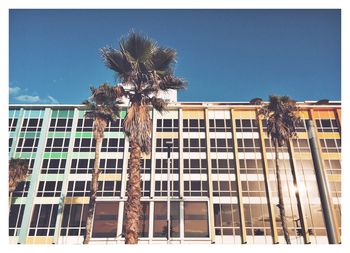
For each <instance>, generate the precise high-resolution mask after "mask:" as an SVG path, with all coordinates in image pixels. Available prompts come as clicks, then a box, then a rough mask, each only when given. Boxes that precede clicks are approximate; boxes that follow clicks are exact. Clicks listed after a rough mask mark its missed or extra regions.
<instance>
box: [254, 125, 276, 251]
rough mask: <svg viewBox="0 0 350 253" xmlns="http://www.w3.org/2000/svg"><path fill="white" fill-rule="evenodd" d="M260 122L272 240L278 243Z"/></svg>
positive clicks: (260, 128)
mask: <svg viewBox="0 0 350 253" xmlns="http://www.w3.org/2000/svg"><path fill="white" fill-rule="evenodd" d="M258 123H259V136H260V138H259V140H260V145H261V159H262V162H263V172H264V178H265V190H266V198H267V207H268V210H269V215H270V222H271V233H272V242H273V243H274V244H278V243H279V242H278V233H277V224H276V216H275V210H274V205H273V203H272V196H271V186H270V183H269V167H268V164H267V158H266V147H265V140H264V136H265V135H264V131H263V126H262V120H261V119H259V122H258Z"/></svg>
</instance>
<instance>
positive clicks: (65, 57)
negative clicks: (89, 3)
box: [9, 9, 341, 104]
mask: <svg viewBox="0 0 350 253" xmlns="http://www.w3.org/2000/svg"><path fill="white" fill-rule="evenodd" d="M131 29H135V30H136V31H139V32H141V33H143V34H145V35H148V36H150V37H152V38H153V39H155V40H156V41H157V42H158V44H159V45H161V46H166V47H172V48H174V49H176V50H177V52H178V59H177V61H178V62H177V64H176V68H175V73H176V75H177V76H180V77H183V78H185V79H186V80H187V81H188V83H189V87H188V89H187V90H186V91H183V92H181V93H180V94H179V96H178V100H179V101H247V100H250V99H251V98H254V97H261V98H263V99H267V98H268V95H269V94H280V95H290V96H291V97H293V98H294V99H296V100H298V101H304V100H319V99H322V98H328V99H330V100H340V90H341V84H340V57H341V52H340V10H291V9H285V10H253V9H251V10H55V9H52V10H30V9H28V10H19V9H17V10H10V51H9V52H10V65H9V66H10V76H9V77H10V89H9V91H10V94H9V95H10V100H9V101H10V103H69V104H78V103H81V101H82V100H84V99H85V98H87V97H88V96H89V86H91V85H95V86H97V85H99V84H100V83H102V82H108V83H110V84H114V83H115V82H116V77H115V74H114V73H113V72H112V71H111V70H109V69H107V68H106V67H105V66H104V64H103V61H102V59H101V57H100V55H99V49H100V48H101V47H104V46H106V45H111V46H113V47H117V46H118V41H119V39H120V38H121V36H123V35H126V34H127V33H128V32H129V31H130V30H131Z"/></svg>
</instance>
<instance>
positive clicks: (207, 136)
mask: <svg viewBox="0 0 350 253" xmlns="http://www.w3.org/2000/svg"><path fill="white" fill-rule="evenodd" d="M204 117H205V140H206V144H207V164H208V190H209V208H208V210H209V228H210V229H209V230H210V241H211V243H215V225H214V204H213V178H212V175H211V155H210V133H209V117H208V108H205V109H204Z"/></svg>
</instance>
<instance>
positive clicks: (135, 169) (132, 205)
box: [125, 141, 141, 244]
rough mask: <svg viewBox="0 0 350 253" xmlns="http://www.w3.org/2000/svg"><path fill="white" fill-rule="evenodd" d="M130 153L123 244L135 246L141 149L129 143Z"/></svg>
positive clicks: (136, 240)
mask: <svg viewBox="0 0 350 253" xmlns="http://www.w3.org/2000/svg"><path fill="white" fill-rule="evenodd" d="M130 146H131V152H130V160H129V170H128V176H129V178H128V189H127V195H128V201H127V204H126V210H125V212H126V221H125V244H137V243H138V239H139V238H138V237H139V235H138V234H139V222H140V211H141V201H140V199H141V175H140V159H141V147H140V145H139V144H138V143H136V142H135V141H131V142H130Z"/></svg>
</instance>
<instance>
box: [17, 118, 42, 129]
mask: <svg viewBox="0 0 350 253" xmlns="http://www.w3.org/2000/svg"><path fill="white" fill-rule="evenodd" d="M42 124H43V119H28V118H27V119H23V123H22V128H21V132H40V131H41V126H42Z"/></svg>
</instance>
